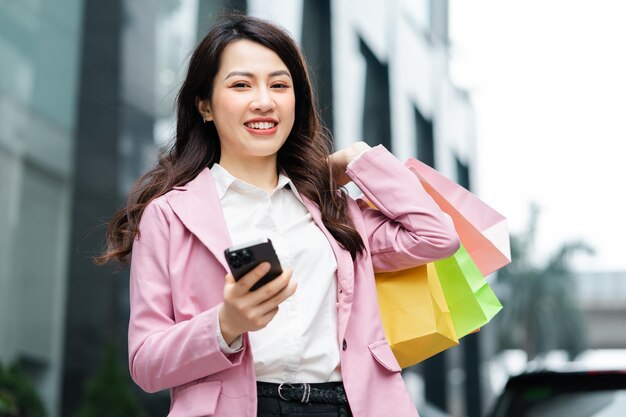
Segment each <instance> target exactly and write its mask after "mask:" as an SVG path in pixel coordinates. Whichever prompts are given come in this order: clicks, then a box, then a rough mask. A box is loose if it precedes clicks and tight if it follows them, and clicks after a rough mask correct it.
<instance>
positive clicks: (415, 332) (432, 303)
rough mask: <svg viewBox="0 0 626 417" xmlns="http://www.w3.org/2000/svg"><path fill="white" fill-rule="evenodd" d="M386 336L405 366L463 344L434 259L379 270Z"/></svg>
mask: <svg viewBox="0 0 626 417" xmlns="http://www.w3.org/2000/svg"><path fill="white" fill-rule="evenodd" d="M376 291H377V293H378V304H379V308H380V314H381V318H382V322H383V328H384V330H385V336H386V338H387V341H389V344H390V345H391V350H392V351H393V354H394V356H395V357H396V359H397V360H398V363H399V364H400V366H401V367H402V368H406V367H408V366H412V365H415V364H416V363H418V362H421V361H423V360H424V359H426V358H429V357H431V356H433V355H435V354H437V353H439V352H441V351H444V350H446V349H448V348H450V347H452V346H456V345H458V344H459V339H458V338H457V335H456V331H455V329H454V324H453V323H452V316H451V315H450V309H449V308H448V304H447V303H446V299H445V297H444V295H443V291H442V289H441V284H440V282H439V277H438V276H437V270H436V268H435V265H434V264H433V263H429V264H427V265H423V266H418V267H416V268H411V269H406V270H402V271H396V272H382V273H377V274H376Z"/></svg>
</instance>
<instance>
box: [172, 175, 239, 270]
mask: <svg viewBox="0 0 626 417" xmlns="http://www.w3.org/2000/svg"><path fill="white" fill-rule="evenodd" d="M175 189H176V190H178V191H180V192H178V193H173V194H171V195H167V201H168V203H169V205H170V207H172V210H174V213H176V215H177V216H178V218H179V219H180V221H181V222H182V223H183V224H184V225H185V227H186V228H187V229H189V231H190V232H191V233H193V234H194V235H195V236H196V237H197V238H198V240H200V242H202V243H203V244H204V245H205V246H206V247H207V248H208V249H209V251H211V253H213V255H214V256H215V258H217V260H218V261H219V263H220V264H221V265H222V266H223V267H224V270H225V271H228V265H227V264H226V259H225V258H224V250H225V249H226V248H228V247H229V246H231V244H232V243H231V240H230V235H229V234H228V229H227V227H226V220H225V219H224V213H223V212H222V206H221V204H220V200H219V196H218V194H217V189H216V188H215V182H214V181H213V177H212V175H211V170H210V169H209V168H205V169H203V170H202V171H201V172H200V173H199V174H198V176H197V177H196V178H194V179H193V180H191V181H190V182H188V183H187V184H185V185H184V186H181V187H175Z"/></svg>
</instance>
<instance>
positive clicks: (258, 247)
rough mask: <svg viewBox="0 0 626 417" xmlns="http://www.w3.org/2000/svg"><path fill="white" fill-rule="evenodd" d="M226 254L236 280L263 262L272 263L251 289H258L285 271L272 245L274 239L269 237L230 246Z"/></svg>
mask: <svg viewBox="0 0 626 417" xmlns="http://www.w3.org/2000/svg"><path fill="white" fill-rule="evenodd" d="M224 255H225V256H226V262H227V263H228V266H229V267H230V272H231V273H232V274H233V277H235V281H239V280H240V279H241V278H242V277H243V276H244V275H245V274H247V273H248V272H250V271H251V270H253V269H254V268H256V266H257V265H258V264H260V263H261V262H269V263H270V270H269V272H268V273H267V274H265V275H264V276H263V277H262V278H261V279H259V280H258V281H257V282H256V283H255V284H254V285H253V286H252V288H250V291H256V290H258V289H259V288H261V287H262V286H264V285H265V284H267V283H268V282H270V281H271V280H273V279H274V278H276V277H277V276H279V275H280V274H282V273H283V269H282V268H281V266H280V262H279V261H278V256H276V251H275V250H274V246H272V241H271V240H269V239H261V240H257V241H254V242H248V243H244V244H242V245H237V246H233V247H230V248H228V249H226V250H225V251H224Z"/></svg>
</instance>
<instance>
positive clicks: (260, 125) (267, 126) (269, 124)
mask: <svg viewBox="0 0 626 417" xmlns="http://www.w3.org/2000/svg"><path fill="white" fill-rule="evenodd" d="M246 126H248V127H250V128H252V129H271V128H273V127H274V126H276V123H274V122H253V123H246Z"/></svg>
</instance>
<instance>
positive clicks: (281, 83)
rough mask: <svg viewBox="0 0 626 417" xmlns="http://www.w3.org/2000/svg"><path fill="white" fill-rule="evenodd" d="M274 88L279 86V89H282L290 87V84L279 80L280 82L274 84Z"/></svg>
mask: <svg viewBox="0 0 626 417" xmlns="http://www.w3.org/2000/svg"><path fill="white" fill-rule="evenodd" d="M272 88H279V89H281V88H289V84H287V83H283V82H279V83H275V84H272Z"/></svg>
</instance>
